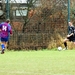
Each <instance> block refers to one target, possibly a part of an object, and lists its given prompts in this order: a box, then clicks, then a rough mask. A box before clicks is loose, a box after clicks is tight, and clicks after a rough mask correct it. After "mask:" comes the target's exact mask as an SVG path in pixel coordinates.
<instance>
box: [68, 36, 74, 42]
mask: <svg viewBox="0 0 75 75" xmlns="http://www.w3.org/2000/svg"><path fill="white" fill-rule="evenodd" d="M67 39H69V41H72V42H75V36H70V37H67Z"/></svg>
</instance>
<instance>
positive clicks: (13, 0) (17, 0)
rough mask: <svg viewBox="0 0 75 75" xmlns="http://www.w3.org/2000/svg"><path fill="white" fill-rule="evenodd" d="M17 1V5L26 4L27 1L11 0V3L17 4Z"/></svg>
mask: <svg viewBox="0 0 75 75" xmlns="http://www.w3.org/2000/svg"><path fill="white" fill-rule="evenodd" d="M15 1H16V2H17V3H26V1H27V0H10V2H13V3H15Z"/></svg>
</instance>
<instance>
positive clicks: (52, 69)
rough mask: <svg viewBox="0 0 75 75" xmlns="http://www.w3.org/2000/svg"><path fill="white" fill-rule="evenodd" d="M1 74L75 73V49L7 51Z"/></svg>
mask: <svg viewBox="0 0 75 75" xmlns="http://www.w3.org/2000/svg"><path fill="white" fill-rule="evenodd" d="M0 75H75V51H74V50H66V51H49V50H44V51H6V52H5V54H0Z"/></svg>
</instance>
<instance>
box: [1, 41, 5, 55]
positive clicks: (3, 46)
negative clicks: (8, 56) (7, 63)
mask: <svg viewBox="0 0 75 75" xmlns="http://www.w3.org/2000/svg"><path fill="white" fill-rule="evenodd" d="M1 48H2V51H1V54H3V53H4V51H5V42H4V41H2V42H1Z"/></svg>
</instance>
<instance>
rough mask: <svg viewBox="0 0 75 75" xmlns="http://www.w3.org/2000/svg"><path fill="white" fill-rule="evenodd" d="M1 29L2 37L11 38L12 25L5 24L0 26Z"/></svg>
mask: <svg viewBox="0 0 75 75" xmlns="http://www.w3.org/2000/svg"><path fill="white" fill-rule="evenodd" d="M0 29H1V34H0V36H1V37H3V38H5V37H8V36H9V32H10V31H11V26H10V24H8V23H6V22H3V23H1V24H0Z"/></svg>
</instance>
